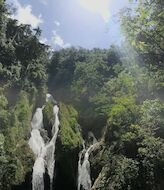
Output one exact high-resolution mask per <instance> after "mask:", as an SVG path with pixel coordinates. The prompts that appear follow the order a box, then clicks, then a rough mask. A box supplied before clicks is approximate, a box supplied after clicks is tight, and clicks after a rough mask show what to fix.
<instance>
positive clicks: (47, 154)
mask: <svg viewBox="0 0 164 190" xmlns="http://www.w3.org/2000/svg"><path fill="white" fill-rule="evenodd" d="M50 97H51V98H50ZM47 101H52V102H53V103H54V102H55V100H54V99H53V97H52V96H51V95H50V94H47V95H46V102H47ZM44 107H45V106H43V107H42V108H37V109H36V112H35V114H34V116H33V118H32V121H31V128H32V131H31V137H30V139H29V142H28V144H29V146H30V148H31V149H32V151H33V153H34V154H35V157H36V159H35V163H34V166H33V174H32V189H33V190H44V173H45V169H46V168H47V170H48V175H49V177H50V187H51V189H52V184H53V176H54V166H55V157H54V154H55V145H56V139H57V135H58V131H59V124H60V122H59V118H58V112H59V107H58V106H57V105H55V106H54V107H53V114H54V118H55V121H54V124H53V126H52V138H51V139H50V141H49V142H46V143H45V142H44V139H43V137H42V136H41V133H40V130H41V129H42V128H43V113H42V109H44Z"/></svg>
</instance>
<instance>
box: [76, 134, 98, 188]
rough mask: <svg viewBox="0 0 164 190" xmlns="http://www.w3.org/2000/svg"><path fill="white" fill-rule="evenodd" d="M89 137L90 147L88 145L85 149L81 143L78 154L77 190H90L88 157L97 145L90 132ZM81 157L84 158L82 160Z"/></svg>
mask: <svg viewBox="0 0 164 190" xmlns="http://www.w3.org/2000/svg"><path fill="white" fill-rule="evenodd" d="M90 136H91V137H92V138H93V143H92V145H90V146H89V148H88V149H86V147H85V143H84V142H83V150H82V151H81V152H80V153H79V161H78V190H81V188H82V189H83V190H90V189H91V187H92V182H91V174H90V162H89V156H90V153H91V152H92V150H93V148H94V146H95V144H96V143H97V140H96V138H95V137H94V135H93V133H91V132H90ZM82 156H83V157H84V158H83V159H82Z"/></svg>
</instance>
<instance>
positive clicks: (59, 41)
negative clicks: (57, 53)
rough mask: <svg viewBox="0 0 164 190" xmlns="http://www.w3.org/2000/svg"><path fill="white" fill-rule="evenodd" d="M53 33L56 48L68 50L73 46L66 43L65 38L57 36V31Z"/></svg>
mask: <svg viewBox="0 0 164 190" xmlns="http://www.w3.org/2000/svg"><path fill="white" fill-rule="evenodd" d="M52 33H53V37H52V41H53V44H54V45H55V46H57V47H60V48H68V47H70V46H71V44H69V43H65V42H64V40H63V38H62V37H61V36H60V35H59V34H57V32H56V31H55V30H54V31H52Z"/></svg>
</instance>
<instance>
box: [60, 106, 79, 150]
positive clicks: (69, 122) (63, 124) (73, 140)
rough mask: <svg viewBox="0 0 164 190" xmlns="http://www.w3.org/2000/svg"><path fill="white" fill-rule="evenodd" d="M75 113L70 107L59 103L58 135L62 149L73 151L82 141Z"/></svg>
mask: <svg viewBox="0 0 164 190" xmlns="http://www.w3.org/2000/svg"><path fill="white" fill-rule="evenodd" d="M77 116H78V113H77V111H76V110H75V109H74V108H73V107H72V106H70V105H65V104H63V103H60V131H59V135H60V138H61V143H62V146H63V147H64V149H68V150H69V149H70V150H71V149H73V148H76V147H78V146H80V145H81V143H82V139H81V134H80V131H79V128H78V123H77Z"/></svg>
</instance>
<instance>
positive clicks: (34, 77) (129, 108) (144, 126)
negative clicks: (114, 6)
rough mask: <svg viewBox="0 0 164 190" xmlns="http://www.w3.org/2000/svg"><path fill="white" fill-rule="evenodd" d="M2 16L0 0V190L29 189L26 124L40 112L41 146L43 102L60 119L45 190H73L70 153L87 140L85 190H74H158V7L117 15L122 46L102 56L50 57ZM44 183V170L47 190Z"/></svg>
mask: <svg viewBox="0 0 164 190" xmlns="http://www.w3.org/2000/svg"><path fill="white" fill-rule="evenodd" d="M10 11H11V7H9V6H8V5H7V4H6V3H5V1H4V0H0V189H1V190H10V189H12V190H19V189H20V190H30V189H32V184H31V183H32V170H33V165H34V162H35V159H36V158H35V155H34V153H33V151H32V150H31V149H30V147H29V144H28V140H29V138H30V132H31V126H30V122H31V119H32V115H33V114H34V112H35V110H36V108H37V107H42V105H45V107H44V108H43V117H44V118H43V124H44V129H42V131H41V132H42V133H43V134H45V133H48V135H47V136H46V137H44V139H45V141H47V142H49V139H51V133H50V129H51V128H52V126H53V122H54V118H53V114H52V109H53V103H52V101H50V102H45V97H46V94H47V93H51V94H52V95H53V97H54V99H55V100H53V102H57V105H58V107H59V120H60V125H59V133H58V136H57V141H56V151H55V157H56V161H55V171H54V176H53V178H54V181H53V184H52V187H51V189H55V190H66V189H67V190H75V189H77V176H78V159H79V152H80V151H81V150H82V149H83V146H82V142H83V140H84V141H85V144H86V146H87V147H89V146H90V144H91V140H92V137H93V135H91V132H90V131H92V133H93V134H94V136H95V137H96V139H97V142H96V143H95V146H94V148H93V149H92V152H90V155H89V162H90V172H91V174H90V175H91V184H92V185H91V187H90V188H89V189H88V188H86V187H85V186H84V185H83V187H81V188H78V189H79V190H80V189H83V190H164V61H163V58H164V1H163V0H140V1H137V4H136V6H135V7H134V8H133V9H130V8H127V9H123V10H121V12H120V15H119V20H120V22H121V27H122V32H123V33H124V36H125V42H124V43H123V44H122V45H121V46H116V45H115V44H114V45H112V46H111V47H110V48H109V49H98V48H95V49H92V50H88V49H84V48H75V47H71V48H66V49H60V50H56V51H51V50H50V47H49V46H48V45H45V44H43V43H41V42H40V40H39V37H40V36H41V30H40V29H39V28H36V29H32V27H31V26H30V25H23V24H18V21H17V20H14V19H12V18H11V17H10ZM45 131H46V132H45ZM88 133H89V135H88ZM43 136H45V135H43ZM84 159H85V158H84ZM49 181H50V179H49V176H48V174H47V171H45V172H44V183H45V189H46V190H47V189H50V186H49ZM81 185H82V184H81ZM33 189H34V190H39V189H37V188H33ZM40 190H41V189H40Z"/></svg>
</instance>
